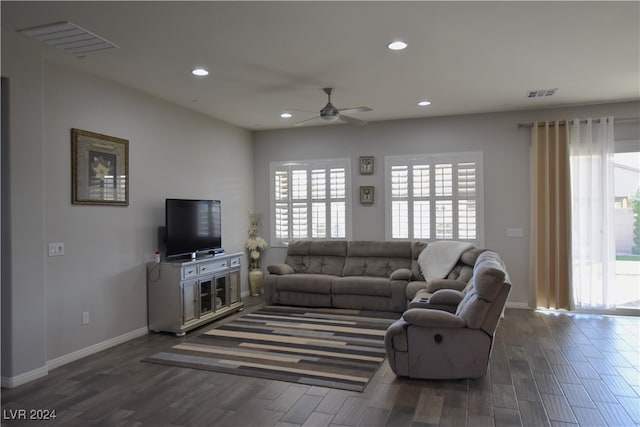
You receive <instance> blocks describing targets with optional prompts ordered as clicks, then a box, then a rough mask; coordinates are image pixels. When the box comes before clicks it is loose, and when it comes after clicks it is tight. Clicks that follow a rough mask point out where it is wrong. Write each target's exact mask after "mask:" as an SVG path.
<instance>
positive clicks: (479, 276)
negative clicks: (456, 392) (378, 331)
mask: <svg viewBox="0 0 640 427" xmlns="http://www.w3.org/2000/svg"><path fill="white" fill-rule="evenodd" d="M510 290H511V284H510V281H509V277H508V274H507V271H506V268H505V266H504V264H503V263H502V261H501V259H500V257H499V255H498V254H497V253H496V252H493V251H485V252H483V253H481V254H480V255H479V256H478V259H477V260H476V262H475V265H474V268H473V276H472V277H471V280H470V282H469V284H468V286H467V289H466V292H465V296H464V298H463V299H462V301H461V302H460V303H459V304H458V306H457V310H456V312H455V314H453V313H449V312H446V311H442V310H434V309H428V308H410V309H409V310H407V311H405V312H404V314H403V315H402V318H401V319H399V320H397V321H396V322H395V323H393V324H392V325H391V326H389V328H388V329H387V331H386V334H385V346H386V351H387V356H388V359H389V365H390V366H391V369H392V370H393V372H394V373H395V374H396V375H398V376H403V377H410V378H422V379H460V378H479V377H482V376H484V375H485V374H486V372H487V367H488V364H489V357H490V354H491V348H492V345H493V336H494V333H495V330H496V328H497V325H498V321H499V320H500V317H501V315H502V311H503V309H504V306H505V304H506V301H507V297H508V296H509V292H510Z"/></svg>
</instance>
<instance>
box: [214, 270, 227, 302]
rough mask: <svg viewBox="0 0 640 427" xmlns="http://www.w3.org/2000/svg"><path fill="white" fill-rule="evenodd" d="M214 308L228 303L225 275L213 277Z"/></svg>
mask: <svg viewBox="0 0 640 427" xmlns="http://www.w3.org/2000/svg"><path fill="white" fill-rule="evenodd" d="M215 296H216V300H215V302H216V309H219V308H222V307H226V306H228V305H229V294H228V293H227V275H226V274H225V275H224V276H216V278H215Z"/></svg>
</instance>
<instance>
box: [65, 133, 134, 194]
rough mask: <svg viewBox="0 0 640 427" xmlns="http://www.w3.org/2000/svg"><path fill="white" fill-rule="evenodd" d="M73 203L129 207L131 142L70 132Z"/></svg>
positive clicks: (99, 135) (92, 134) (93, 134)
mask: <svg viewBox="0 0 640 427" xmlns="http://www.w3.org/2000/svg"><path fill="white" fill-rule="evenodd" d="M71 203H73V204H75V205H110V206H128V205H129V141H128V140H126V139H121V138H116V137H113V136H108V135H102V134H99V133H95V132H89V131H86V130H81V129H71Z"/></svg>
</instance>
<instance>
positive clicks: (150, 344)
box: [2, 298, 640, 427]
mask: <svg viewBox="0 0 640 427" xmlns="http://www.w3.org/2000/svg"><path fill="white" fill-rule="evenodd" d="M247 303H248V304H247V305H248V307H247V309H246V310H245V311H247V310H253V309H256V308H257V307H259V306H260V305H261V301H260V299H259V298H249V301H247ZM241 314H242V313H239V315H241ZM234 316H235V315H234ZM234 316H232V317H234ZM227 320H229V318H227V319H224V320H222V321H221V322H224V321H227ZM207 327H208V326H207ZM207 327H205V328H207ZM194 333H198V331H194V332H192V333H190V334H188V335H187V337H186V339H188V338H189V336H192V335H193V334H194ZM639 336H640V318H637V317H614V316H602V315H584V314H567V313H546V312H536V311H532V310H511V309H509V310H507V311H506V315H505V318H504V319H502V321H501V322H500V325H499V326H498V333H497V335H496V340H495V344H494V349H493V353H492V358H491V364H490V369H489V373H487V375H486V376H485V377H484V378H481V379H477V380H460V381H417V380H408V379H402V378H397V377H396V376H395V375H394V374H393V372H391V370H390V369H389V365H388V364H387V362H385V363H384V364H383V365H382V367H381V368H380V369H379V371H378V372H377V373H376V375H375V377H374V378H373V379H372V381H371V382H370V383H369V385H368V386H367V388H366V390H365V391H364V392H363V393H357V392H349V391H342V390H335V389H328V388H323V387H312V386H306V385H297V384H290V383H284V382H279V381H270V380H264V379H256V378H249V377H241V376H234V375H229V374H221V373H215V372H209V371H200V370H193V369H186V368H178V367H167V366H162V365H155V364H150V363H143V362H141V361H140V360H141V359H143V358H144V357H146V356H148V355H150V354H153V353H155V352H157V351H159V350H161V349H164V348H167V347H169V346H171V345H175V344H176V343H178V342H179V341H180V340H181V338H176V337H174V336H172V335H165V334H150V335H147V336H144V337H140V338H137V339H134V340H132V341H129V342H127V343H124V344H122V345H119V346H117V347H113V348H111V349H108V350H105V351H103V352H100V353H98V354H95V355H92V356H90V357H87V358H85V359H82V360H79V361H76V362H73V363H70V364H68V365H65V366H62V367H60V368H58V369H55V370H53V371H51V372H50V373H49V375H48V376H46V377H45V378H42V379H39V380H37V381H33V382H31V383H28V384H25V385H23V386H20V387H16V388H14V389H10V390H8V389H3V390H2V410H3V420H2V425H34V426H43V425H61V426H89V425H100V426H116V425H117V426H154V427H156V426H256V427H269V426H280V427H285V426H299V425H302V426H415V427H417V426H435V425H448V426H519V425H523V426H558V427H560V426H575V425H581V426H628V425H640V354H639V348H640V345H639ZM21 409H24V410H27V411H29V410H31V409H36V410H55V412H56V419H55V420H53V421H25V420H11V419H9V418H11V417H12V414H13V416H15V414H17V413H18V412H15V411H17V410H21ZM27 413H28V412H27Z"/></svg>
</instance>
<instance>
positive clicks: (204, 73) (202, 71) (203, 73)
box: [191, 68, 209, 77]
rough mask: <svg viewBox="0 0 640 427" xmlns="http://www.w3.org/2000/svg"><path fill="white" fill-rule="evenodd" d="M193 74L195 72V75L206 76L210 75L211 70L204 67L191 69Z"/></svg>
mask: <svg viewBox="0 0 640 427" xmlns="http://www.w3.org/2000/svg"><path fill="white" fill-rule="evenodd" d="M191 74H193V75H194V76H200V77H204V76H208V75H209V72H208V71H207V70H205V69H204V68H195V69H193V70H191Z"/></svg>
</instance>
